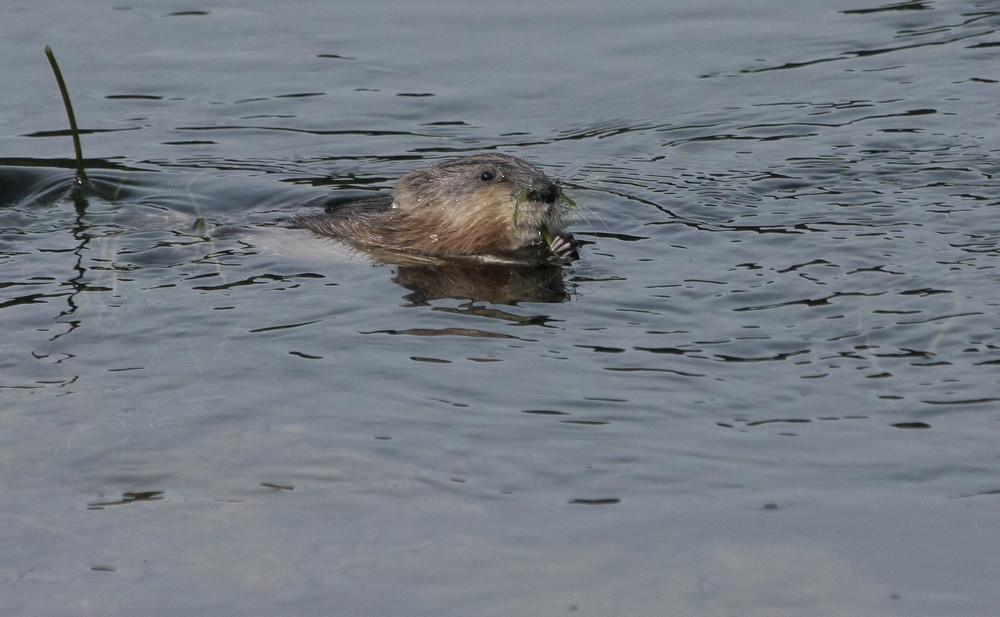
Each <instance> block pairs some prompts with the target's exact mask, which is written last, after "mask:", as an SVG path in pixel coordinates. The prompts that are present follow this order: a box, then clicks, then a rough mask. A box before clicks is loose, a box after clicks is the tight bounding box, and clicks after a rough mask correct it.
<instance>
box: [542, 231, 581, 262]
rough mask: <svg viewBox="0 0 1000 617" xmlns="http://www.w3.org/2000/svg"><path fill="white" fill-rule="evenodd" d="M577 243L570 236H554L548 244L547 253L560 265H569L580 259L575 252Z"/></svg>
mask: <svg viewBox="0 0 1000 617" xmlns="http://www.w3.org/2000/svg"><path fill="white" fill-rule="evenodd" d="M576 247H577V242H576V240H575V239H574V238H573V235H572V234H556V235H555V236H553V237H552V241H551V242H549V251H550V252H551V253H552V257H553V258H555V261H558V262H560V263H570V262H571V261H574V260H576V259H579V258H580V254H579V253H577V252H576Z"/></svg>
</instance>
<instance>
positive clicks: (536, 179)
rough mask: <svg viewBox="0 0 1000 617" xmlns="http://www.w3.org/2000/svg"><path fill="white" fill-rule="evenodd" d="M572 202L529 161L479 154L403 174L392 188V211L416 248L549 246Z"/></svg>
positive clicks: (470, 250) (468, 250) (472, 250)
mask: <svg viewBox="0 0 1000 617" xmlns="http://www.w3.org/2000/svg"><path fill="white" fill-rule="evenodd" d="M570 203H571V202H569V200H567V199H566V198H564V197H563V194H562V191H561V190H560V189H559V187H558V186H557V185H556V184H555V183H554V182H553V181H552V180H550V179H549V178H547V177H546V176H545V174H543V173H542V172H541V171H539V170H538V169H536V168H535V167H533V166H532V165H530V164H529V163H527V162H525V161H523V160H521V159H519V158H515V157H512V156H506V155H503V154H477V155H473V156H466V157H463V158H459V159H455V160H452V161H447V162H445V163H440V164H438V165H433V166H431V167H423V168H420V169H415V170H413V171H411V172H409V173H407V174H405V175H403V176H402V177H400V179H399V181H398V182H397V183H396V185H395V186H394V187H393V201H392V208H393V210H394V211H395V213H396V215H397V216H398V217H399V220H398V224H399V227H398V228H397V229H399V231H400V232H402V231H403V229H406V231H405V232H403V234H401V235H406V236H409V238H408V240H409V243H412V246H413V247H415V248H417V249H418V250H420V251H421V252H425V253H435V254H451V255H461V254H486V253H505V252H511V251H516V250H518V249H521V248H525V247H530V246H535V245H537V246H539V247H542V248H546V247H548V246H550V245H551V243H552V239H553V237H555V236H556V234H558V233H559V232H560V230H561V228H562V215H563V212H564V210H566V209H567V206H568V204H570ZM399 239H400V240H402V238H399Z"/></svg>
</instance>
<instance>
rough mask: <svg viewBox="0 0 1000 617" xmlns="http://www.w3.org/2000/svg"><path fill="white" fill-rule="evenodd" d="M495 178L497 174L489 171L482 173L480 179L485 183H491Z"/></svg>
mask: <svg viewBox="0 0 1000 617" xmlns="http://www.w3.org/2000/svg"><path fill="white" fill-rule="evenodd" d="M493 178H496V174H495V173H493V171H492V170H489V169H487V170H485V171H482V172H480V174H479V179H480V180H482V181H483V182H489V181H490V180H492V179H493Z"/></svg>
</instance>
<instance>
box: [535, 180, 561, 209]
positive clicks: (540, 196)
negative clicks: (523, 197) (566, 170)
mask: <svg viewBox="0 0 1000 617" xmlns="http://www.w3.org/2000/svg"><path fill="white" fill-rule="evenodd" d="M558 197H559V187H558V186H556V185H555V184H553V183H551V182H546V183H545V184H541V185H537V186H534V187H532V189H531V192H530V193H528V199H530V200H532V201H540V202H542V203H545V204H551V203H554V202H555V200H556V199H557V198H558Z"/></svg>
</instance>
